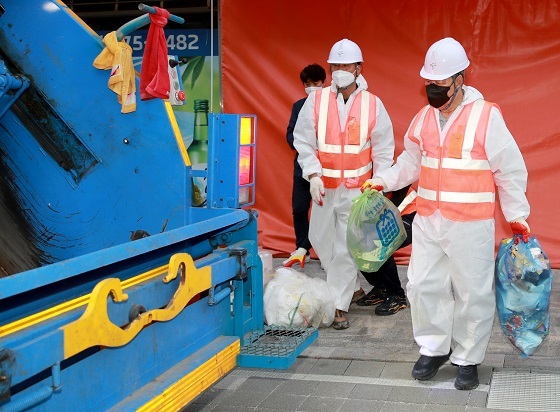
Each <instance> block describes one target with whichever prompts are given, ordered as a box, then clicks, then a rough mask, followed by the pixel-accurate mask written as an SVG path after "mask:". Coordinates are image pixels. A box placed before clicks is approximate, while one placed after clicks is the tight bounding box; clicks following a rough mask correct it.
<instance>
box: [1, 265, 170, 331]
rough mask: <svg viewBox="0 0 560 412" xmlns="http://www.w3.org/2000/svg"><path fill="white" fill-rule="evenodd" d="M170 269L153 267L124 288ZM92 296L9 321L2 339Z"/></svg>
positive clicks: (76, 306) (50, 317)
mask: <svg viewBox="0 0 560 412" xmlns="http://www.w3.org/2000/svg"><path fill="white" fill-rule="evenodd" d="M168 269H169V265H165V266H161V267H159V268H156V269H152V270H150V271H148V272H145V273H142V274H140V275H138V276H135V277H133V278H130V279H127V280H125V281H123V282H122V288H123V289H127V288H130V287H131V286H134V285H137V284H139V283H142V282H145V281H146V280H149V279H152V278H155V277H157V276H161V275H162V274H164V273H167V271H168ZM90 296H91V293H88V294H87V295H84V296H80V297H79V298H76V299H72V300H69V301H68V302H64V303H61V304H60V305H57V306H53V307H52V308H49V309H47V310H44V311H42V312H39V313H35V314H34V315H31V316H28V317H26V318H23V319H20V320H17V321H15V322H12V323H9V324H7V325H4V326H0V339H1V338H4V337H6V336H8V335H10V334H12V333H16V332H19V331H21V330H23V329H26V328H31V327H33V326H35V325H37V324H39V323H41V322H45V321H47V320H49V319H52V318H55V317H57V316H60V315H62V314H64V313H67V312H70V311H71V310H74V309H77V308H79V307H81V306H85V305H86V304H87V303H88V302H89V299H90Z"/></svg>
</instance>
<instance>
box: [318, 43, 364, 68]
mask: <svg viewBox="0 0 560 412" xmlns="http://www.w3.org/2000/svg"><path fill="white" fill-rule="evenodd" d="M363 61H364V59H363V57H362V51H361V50H360V48H359V47H358V45H357V44H356V43H354V42H353V41H352V40H348V39H342V40H340V41H337V42H336V43H335V44H334V46H332V48H331V52H330V53H329V59H328V60H327V63H331V64H337V63H338V64H350V63H361V62H363Z"/></svg>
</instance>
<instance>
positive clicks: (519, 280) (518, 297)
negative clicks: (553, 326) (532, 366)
mask: <svg viewBox="0 0 560 412" xmlns="http://www.w3.org/2000/svg"><path fill="white" fill-rule="evenodd" d="M495 278H496V306H497V308H498V316H499V318H500V324H501V326H502V330H503V332H504V334H505V335H506V337H507V338H508V339H509V340H510V342H511V343H513V345H514V346H515V347H516V348H518V349H519V350H520V351H521V356H522V357H523V358H526V357H527V356H530V355H531V354H532V353H533V352H534V351H535V349H537V348H538V347H539V345H540V344H541V343H542V341H543V340H544V338H545V337H546V336H547V335H548V332H549V325H550V312H549V301H550V289H551V287H552V271H551V270H550V262H549V260H548V257H547V255H546V253H545V252H544V251H543V250H542V248H541V246H540V245H539V242H538V241H537V238H536V237H534V236H531V237H530V238H529V241H528V242H527V243H524V242H523V241H522V240H521V236H519V235H516V236H514V238H511V239H502V241H501V242H500V247H499V249H498V255H497V257H496V270H495Z"/></svg>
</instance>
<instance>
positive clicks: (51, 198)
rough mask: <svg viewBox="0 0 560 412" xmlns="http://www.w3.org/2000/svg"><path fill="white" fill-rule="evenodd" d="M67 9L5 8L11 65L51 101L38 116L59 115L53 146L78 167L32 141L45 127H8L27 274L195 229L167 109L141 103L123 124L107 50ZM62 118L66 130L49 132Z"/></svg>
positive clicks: (8, 180)
mask: <svg viewBox="0 0 560 412" xmlns="http://www.w3.org/2000/svg"><path fill="white" fill-rule="evenodd" d="M60 4H61V3H58V2H49V1H44V0H26V1H19V0H7V1H3V2H2V5H3V6H4V8H5V12H4V14H3V15H2V16H1V17H0V44H1V47H2V52H3V55H4V56H5V58H6V63H7V64H8V66H9V68H10V69H11V70H12V72H13V73H15V74H18V73H21V74H24V75H25V76H27V77H28V78H29V79H30V80H31V84H32V88H33V90H35V91H36V95H35V96H38V97H37V99H43V100H42V101H40V104H38V105H37V107H38V106H41V107H45V106H49V107H50V109H51V111H52V113H54V114H55V115H56V116H54V115H53V116H50V117H45V116H46V115H45V114H44V113H45V112H44V111H39V112H37V113H39V114H38V115H37V116H36V117H37V119H38V120H39V123H38V125H39V126H41V122H47V124H51V125H52V124H55V126H53V128H54V129H58V130H59V132H58V134H57V136H53V139H54V140H53V141H52V142H51V144H53V145H55V146H57V147H58V148H57V150H56V151H57V152H60V153H62V152H64V151H65V150H66V151H67V152H68V153H69V154H68V156H67V158H68V159H73V161H74V162H75V163H76V165H75V168H74V170H72V167H71V166H70V165H68V164H65V162H63V161H61V160H60V159H55V158H53V157H52V156H51V155H49V154H48V153H49V152H48V151H47V150H45V148H44V147H43V146H44V145H43V146H42V145H41V144H40V142H39V141H38V139H37V136H36V134H35V133H34V132H33V131H32V129H33V128H37V127H38V126H32V125H29V124H28V125H26V122H25V121H24V120H25V119H23V120H22V118H21V116H22V114H21V113H22V110H19V111H15V110H14V109H11V110H9V111H8V112H7V113H6V114H5V115H4V117H3V118H2V120H1V122H0V153H2V155H1V159H0V164H2V165H3V169H4V170H5V171H6V172H5V173H3V174H2V176H1V177H0V179H2V185H3V187H4V188H5V189H9V190H8V193H10V196H11V198H10V201H11V202H12V203H15V204H16V205H17V208H12V209H11V212H10V217H11V218H12V219H13V220H14V224H15V225H16V226H17V227H20V228H22V230H24V228H27V229H26V230H27V233H26V234H25V235H24V236H21V241H22V242H25V243H26V247H25V248H21V249H28V250H29V256H28V257H27V258H26V259H23V260H24V262H23V263H21V265H20V266H23V268H24V269H31V268H34V267H38V266H42V265H45V264H48V263H53V262H57V261H60V260H65V259H70V258H73V257H76V256H80V255H83V254H85V253H89V252H92V251H96V250H100V249H103V248H106V247H110V246H113V245H115V244H122V243H125V242H127V241H129V240H130V239H131V236H132V235H133V234H134V233H135V232H137V231H142V232H140V233H148V234H150V235H154V234H157V233H160V232H163V231H166V230H170V229H175V228H178V227H181V226H183V225H185V224H188V223H190V222H189V221H188V219H189V215H188V214H187V213H186V212H185V210H186V209H188V207H189V206H190V198H191V196H190V185H186V184H185V182H186V181H187V175H188V171H189V170H188V167H186V166H185V164H184V163H183V159H182V157H181V153H180V151H179V148H178V144H177V141H176V139H175V135H174V130H173V128H172V125H171V122H170V121H169V118H168V116H167V114H166V110H165V106H164V102H163V101H162V100H160V99H154V100H149V101H142V102H141V101H139V99H138V105H137V110H136V111H135V112H134V113H129V114H122V113H121V112H120V105H119V104H118V102H117V99H116V95H115V93H113V92H112V91H110V90H109V89H108V87H107V82H108V78H109V72H108V71H103V70H98V69H96V68H94V67H93V66H92V63H93V61H94V59H95V58H96V57H97V55H98V54H99V53H100V52H101V50H102V49H103V46H102V44H101V42H100V38H99V37H98V36H97V35H96V34H95V33H93V32H92V31H91V30H90V29H89V28H87V27H85V26H84V25H83V23H82V22H81V21H80V20H78V19H77V18H75V16H74V15H73V14H71V13H68V12H67V10H66V9H65V7H63V6H61V5H60ZM30 21H32V22H33V25H32V26H33V27H32V29H31V27H30V26H29V22H30ZM115 29H116V28H115ZM136 84H137V87H138V80H137V83H136ZM28 92H29V93H31V91H30V90H27V91H25V92H24V93H23V95H26V93H28ZM23 95H22V96H23ZM30 100H31V101H35V100H36V99H35V97H34V98H33V99H30ZM37 107H35V108H34V107H33V106H31V107H30V108H29V109H28V111H29V116H27V117H28V118H33V113H35V112H34V110H39V109H38V108H37ZM55 117H56V118H58V119H59V120H60V121H52V122H50V123H48V119H49V118H55ZM56 125H58V126H56ZM62 129H64V130H65V132H64V133H63V132H61V130H62ZM64 135H66V136H68V138H63V136H64ZM60 145H63V147H61V146H60ZM64 145H66V146H64ZM79 159H83V163H80V162H79ZM69 170H70V172H69Z"/></svg>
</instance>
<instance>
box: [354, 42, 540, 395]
mask: <svg viewBox="0 0 560 412" xmlns="http://www.w3.org/2000/svg"><path fill="white" fill-rule="evenodd" d="M468 66H469V59H468V58H467V54H466V53H465V50H464V49H463V46H461V44H460V43H459V42H457V41H456V40H454V39H452V38H445V39H442V40H440V41H438V42H436V43H434V44H433V45H432V46H431V47H430V48H429V50H428V52H427V54H426V59H425V63H424V66H423V67H422V69H421V71H420V76H421V77H423V78H424V79H425V85H426V94H427V97H428V102H429V105H428V106H425V107H424V108H422V110H420V112H419V113H418V114H417V115H416V116H415V117H414V119H413V120H412V123H411V124H410V126H409V128H408V131H407V133H406V135H405V138H404V149H405V150H404V151H403V153H402V154H401V155H400V156H399V157H398V159H397V161H396V163H395V165H394V166H393V167H391V168H390V169H387V170H381V171H378V172H377V173H376V174H375V176H374V177H373V179H371V180H370V181H368V182H366V184H365V186H368V185H371V186H383V188H384V189H385V190H390V191H391V190H396V189H398V188H401V187H403V186H406V185H409V184H410V183H412V182H414V181H416V180H418V179H419V182H418V197H417V203H416V206H417V215H416V217H415V219H414V222H413V225H412V254H411V258H410V265H409V267H408V284H407V295H408V299H409V301H410V306H411V314H412V326H413V333H414V338H415V340H416V342H417V344H418V345H419V346H420V355H421V356H420V358H419V359H418V361H417V362H416V364H415V365H414V368H413V370H412V377H413V378H415V379H419V380H427V379H431V378H432V377H434V376H435V375H436V373H437V371H438V369H439V368H440V366H441V365H443V364H444V363H445V362H446V361H447V360H448V359H450V360H451V362H452V363H453V364H454V365H458V372H457V378H456V380H455V388H457V389H460V390H470V389H474V388H476V387H477V386H478V373H477V367H476V365H477V364H480V363H481V362H482V361H483V359H484V356H485V352H486V347H487V346H488V342H489V340H490V334H491V330H492V322H493V319H494V311H495V297H494V292H493V291H492V284H493V279H494V276H493V274H494V245H495V227H494V206H495V197H496V193H495V190H496V187H497V188H498V193H499V196H500V204H501V208H502V212H503V214H504V216H505V218H506V220H507V221H508V222H510V223H511V227H512V231H513V232H514V233H519V234H523V237H524V239H523V240H524V241H527V239H528V235H529V231H530V230H529V226H528V224H527V222H526V220H525V219H527V217H528V215H529V203H528V202H527V198H526V196H525V190H526V186H527V169H526V168H525V163H524V161H523V157H522V156H521V152H520V151H519V148H518V146H517V144H516V143H515V140H514V139H513V136H512V135H511V133H510V132H509V130H508V128H507V127H506V124H505V122H504V119H503V117H502V114H501V112H500V109H499V107H498V106H497V105H496V104H494V103H489V102H486V101H485V100H484V99H483V97H482V95H481V94H480V92H479V91H478V90H476V89H474V88H473V87H469V86H465V84H464V82H465V69H466V68H467V67H468ZM452 344H453V347H452Z"/></svg>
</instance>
